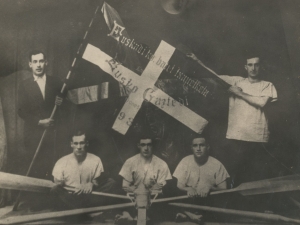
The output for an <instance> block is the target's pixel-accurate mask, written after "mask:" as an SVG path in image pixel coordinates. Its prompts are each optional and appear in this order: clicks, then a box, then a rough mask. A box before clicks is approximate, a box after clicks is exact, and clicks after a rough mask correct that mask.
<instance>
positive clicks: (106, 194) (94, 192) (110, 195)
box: [65, 187, 130, 200]
mask: <svg viewBox="0 0 300 225" xmlns="http://www.w3.org/2000/svg"><path fill="white" fill-rule="evenodd" d="M65 189H66V190H68V191H72V192H73V191H75V188H70V187H65ZM91 194H92V195H100V196H105V197H113V198H121V199H126V200H130V199H129V198H128V197H127V196H126V195H116V194H109V193H104V192H97V191H93V192H92V193H91Z"/></svg>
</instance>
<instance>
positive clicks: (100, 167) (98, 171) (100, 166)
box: [94, 158, 104, 179]
mask: <svg viewBox="0 0 300 225" xmlns="http://www.w3.org/2000/svg"><path fill="white" fill-rule="evenodd" d="M102 172H104V168H103V164H102V161H101V159H100V158H98V162H97V166H96V170H95V175H94V179H95V178H97V177H100V175H101V173H102Z"/></svg>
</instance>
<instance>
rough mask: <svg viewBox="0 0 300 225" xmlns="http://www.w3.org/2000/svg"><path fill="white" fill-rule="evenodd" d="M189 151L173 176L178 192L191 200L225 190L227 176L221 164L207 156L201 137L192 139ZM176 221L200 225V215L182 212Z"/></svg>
mask: <svg viewBox="0 0 300 225" xmlns="http://www.w3.org/2000/svg"><path fill="white" fill-rule="evenodd" d="M191 150H192V152H193V154H192V155H188V156H186V157H185V158H183V159H182V160H181V161H180V162H179V164H178V166H177V168H176V169H175V172H174V174H173V177H175V178H177V187H178V188H179V190H181V191H183V192H185V193H187V195H188V196H189V197H191V198H198V197H201V198H204V197H207V196H208V195H209V193H210V192H211V191H218V190H224V189H227V183H226V179H227V178H229V174H228V173H227V171H226V169H225V167H224V166H223V164H222V163H220V162H219V161H218V160H217V159H215V158H213V157H211V156H209V150H210V147H209V144H208V143H207V142H206V140H205V138H204V137H203V136H201V135H197V136H194V137H193V138H192V141H191ZM202 204H203V202H202ZM176 220H191V221H193V222H196V223H200V222H202V215H199V214H197V213H192V212H190V211H183V212H182V213H178V214H177V215H176Z"/></svg>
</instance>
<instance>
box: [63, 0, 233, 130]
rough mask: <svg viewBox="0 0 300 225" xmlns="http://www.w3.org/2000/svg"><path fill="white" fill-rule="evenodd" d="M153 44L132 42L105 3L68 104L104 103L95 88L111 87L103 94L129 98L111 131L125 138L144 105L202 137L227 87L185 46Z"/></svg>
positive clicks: (132, 38) (116, 15) (121, 105)
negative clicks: (171, 85) (164, 114)
mask: <svg viewBox="0 0 300 225" xmlns="http://www.w3.org/2000/svg"><path fill="white" fill-rule="evenodd" d="M149 33H151V32H150V31H149ZM153 43H156V44H154V45H153V44H152V45H153V46H151V47H150V46H148V45H147V44H144V43H141V42H139V41H138V40H137V39H135V38H134V37H130V36H129V31H128V30H127V28H126V27H125V25H124V24H123V22H122V20H121V18H120V16H119V14H118V12H117V11H116V10H115V9H114V8H112V7H111V6H110V5H109V4H107V3H106V2H104V3H103V6H102V8H101V13H99V15H97V17H96V19H95V21H94V24H93V27H92V28H91V30H90V31H89V34H88V37H87V39H86V43H85V49H84V51H83V55H82V59H81V60H80V62H79V63H78V65H77V67H76V68H77V73H79V74H80V76H77V77H80V78H81V80H80V81H79V82H78V84H80V85H81V87H78V88H77V89H76V90H73V91H71V92H69V96H70V98H71V99H73V101H74V102H75V103H76V104H82V103H90V102H95V101H99V100H100V99H105V98H102V97H101V98H99V86H95V84H98V85H99V84H100V85H102V84H103V83H106V84H107V83H109V85H107V86H106V89H105V88H103V86H101V87H102V88H101V91H100V92H101V93H103V92H105V93H106V95H107V96H115V97H120V96H123V97H124V96H126V100H125V102H123V103H121V104H120V105H118V109H116V111H118V113H117V114H115V115H114V116H115V117H116V118H115V119H114V123H113V125H112V128H113V129H114V130H116V131H118V132H119V133H121V134H123V135H125V134H126V133H127V131H128V129H129V128H130V127H131V126H132V125H133V122H134V120H135V118H136V116H137V114H138V112H139V111H140V110H141V109H142V105H143V104H144V105H145V104H152V105H153V106H154V107H156V108H158V109H160V110H161V111H163V112H164V113H166V114H168V115H169V116H171V117H172V118H173V119H175V120H177V121H179V122H180V123H181V124H184V125H185V126H186V127H188V128H189V129H191V130H192V131H194V132H196V133H202V132H203V130H204V129H205V127H206V125H207V124H208V120H209V119H210V118H211V116H212V115H214V113H215V112H217V111H218V110H217V105H218V104H217V102H218V96H219V95H220V93H222V91H224V90H225V89H226V88H228V87H229V85H228V84H227V83H225V82H224V81H222V80H221V79H219V78H218V77H217V76H216V75H214V74H213V73H214V72H213V71H212V70H210V69H209V68H207V67H205V65H203V64H202V65H200V64H198V63H196V62H195V61H194V60H192V59H190V58H188V57H187V56H186V49H184V48H183V47H182V46H181V47H179V48H175V47H174V46H172V45H171V44H169V43H167V42H166V41H164V40H160V39H157V40H156V39H155V41H154V42H153ZM95 74H97V75H96V76H95ZM166 81H168V83H169V84H170V83H172V84H174V87H173V91H170V88H169V89H164V88H163V87H164V86H165V83H166ZM84 84H85V87H82V86H83V85H84ZM111 86H113V87H114V88H111ZM224 87H225V88H224ZM174 90H176V91H174ZM107 98H108V97H107Z"/></svg>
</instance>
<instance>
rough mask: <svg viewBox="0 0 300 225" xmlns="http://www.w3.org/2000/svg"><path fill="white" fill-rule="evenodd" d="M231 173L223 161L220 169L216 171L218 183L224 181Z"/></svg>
mask: <svg viewBox="0 0 300 225" xmlns="http://www.w3.org/2000/svg"><path fill="white" fill-rule="evenodd" d="M229 177H230V176H229V174H228V172H227V170H226V169H225V167H224V166H223V164H222V163H220V167H219V170H218V171H217V173H216V185H219V184H221V183H222V182H224V181H225V180H226V179H227V178H229Z"/></svg>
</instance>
